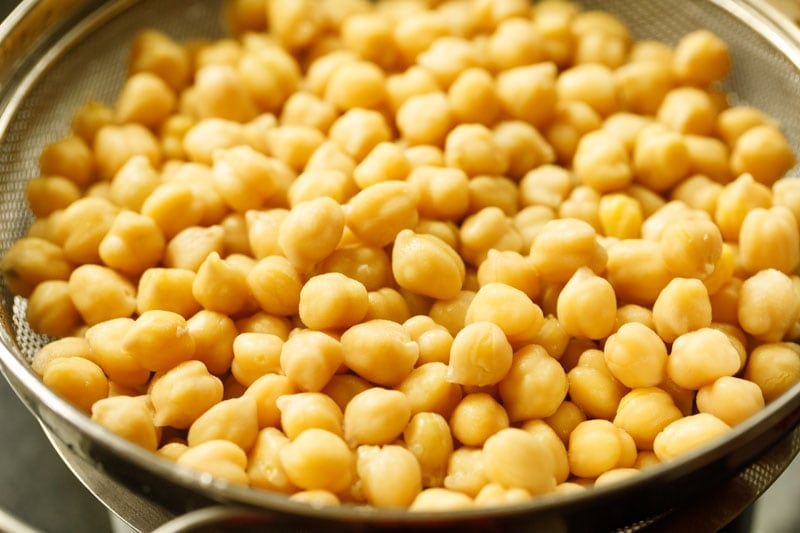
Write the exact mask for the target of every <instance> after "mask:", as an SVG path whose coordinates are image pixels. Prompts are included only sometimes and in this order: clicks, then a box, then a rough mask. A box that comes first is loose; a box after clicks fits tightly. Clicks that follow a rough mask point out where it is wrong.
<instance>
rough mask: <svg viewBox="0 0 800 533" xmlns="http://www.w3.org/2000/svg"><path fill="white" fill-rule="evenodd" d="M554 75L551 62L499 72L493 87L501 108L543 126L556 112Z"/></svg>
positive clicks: (513, 116)
mask: <svg viewBox="0 0 800 533" xmlns="http://www.w3.org/2000/svg"><path fill="white" fill-rule="evenodd" d="M556 78H557V68H556V65H555V64H554V63H550V62H544V63H539V64H535V65H527V66H521V67H515V68H512V69H508V70H505V71H503V72H501V73H500V74H499V75H498V76H497V78H496V79H495V84H496V85H495V88H496V90H497V95H498V97H499V98H500V102H501V104H502V106H503V110H504V111H505V112H506V113H507V114H508V115H509V116H510V117H512V118H513V119H515V120H522V121H525V122H528V123H530V124H531V125H533V126H534V127H535V128H542V127H544V126H545V125H546V124H547V123H548V122H549V121H550V120H551V119H552V118H553V117H554V116H555V113H556V102H557V100H559V96H558V89H557V82H556Z"/></svg>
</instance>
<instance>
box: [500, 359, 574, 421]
mask: <svg viewBox="0 0 800 533" xmlns="http://www.w3.org/2000/svg"><path fill="white" fill-rule="evenodd" d="M567 389H568V382H567V376H566V374H565V372H564V370H563V368H562V367H561V365H559V364H558V361H557V360H556V359H554V358H553V357H551V356H550V355H549V354H548V353H547V351H546V350H545V349H544V348H542V347H541V346H539V345H536V344H529V345H527V346H526V347H524V348H521V349H520V350H518V351H517V352H516V353H514V355H513V360H512V363H511V368H510V369H509V371H508V373H507V374H506V375H505V376H504V377H503V379H502V380H501V381H500V382H499V387H498V390H499V393H500V398H502V400H503V405H505V407H506V410H507V411H508V417H509V419H510V420H511V422H519V421H522V420H530V419H534V418H544V417H548V416H550V415H552V414H553V413H555V411H556V409H558V406H559V405H560V404H561V403H562V402H563V401H564V398H565V397H566V394H567Z"/></svg>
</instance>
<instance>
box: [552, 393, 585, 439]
mask: <svg viewBox="0 0 800 533" xmlns="http://www.w3.org/2000/svg"><path fill="white" fill-rule="evenodd" d="M542 420H544V422H546V423H547V425H549V426H550V427H551V428H552V429H553V431H554V432H555V433H556V435H558V438H560V439H561V442H563V443H564V444H566V443H567V442H569V435H570V433H572V430H573V429H575V426H577V425H578V424H580V423H581V422H583V421H584V420H586V415H585V414H583V411H581V409H580V407H578V406H577V405H575V404H574V403H573V402H571V401H569V400H564V401H563V402H561V404H560V405H559V406H558V408H557V409H556V411H555V412H554V413H553V414H552V415H550V416H547V417H545V418H543V419H542Z"/></svg>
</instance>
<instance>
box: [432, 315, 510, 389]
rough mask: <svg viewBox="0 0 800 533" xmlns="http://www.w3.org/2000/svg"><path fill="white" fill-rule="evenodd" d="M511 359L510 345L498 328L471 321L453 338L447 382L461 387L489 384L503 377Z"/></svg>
mask: <svg viewBox="0 0 800 533" xmlns="http://www.w3.org/2000/svg"><path fill="white" fill-rule="evenodd" d="M512 358H513V350H512V347H511V344H510V343H509V342H508V340H507V339H506V336H505V334H504V333H503V330H502V329H500V327H499V326H497V325H496V324H494V323H492V322H486V321H482V322H472V323H471V324H467V325H465V326H464V328H463V329H462V330H461V331H459V332H458V334H456V335H455V337H454V338H453V345H452V347H451V349H450V362H449V365H448V372H447V379H448V380H450V381H452V382H454V383H460V384H461V385H477V386H483V385H493V384H495V383H498V382H500V381H501V380H502V379H503V378H504V377H505V376H506V374H507V373H508V371H509V369H510V368H511V365H512Z"/></svg>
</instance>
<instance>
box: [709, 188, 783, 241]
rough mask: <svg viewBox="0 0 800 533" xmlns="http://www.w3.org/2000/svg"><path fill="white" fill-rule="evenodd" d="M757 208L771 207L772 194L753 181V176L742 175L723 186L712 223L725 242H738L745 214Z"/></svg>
mask: <svg viewBox="0 0 800 533" xmlns="http://www.w3.org/2000/svg"><path fill="white" fill-rule="evenodd" d="M757 207H761V208H765V209H768V208H770V207H772V194H771V191H770V189H769V188H768V187H767V186H765V185H763V184H761V183H758V182H757V181H755V179H754V178H753V176H751V175H750V174H742V175H741V176H739V177H738V178H736V179H735V180H734V181H732V182H731V183H729V184H727V185H725V187H724V188H723V189H722V191H721V192H720V194H719V197H718V198H717V208H716V210H715V211H714V221H715V222H716V223H717V225H718V226H719V229H720V231H721V232H722V236H723V237H724V238H725V240H726V241H731V242H737V241H738V239H739V232H740V231H741V226H742V222H744V219H745V217H746V216H747V213H749V212H750V211H751V210H753V209H755V208H757Z"/></svg>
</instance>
